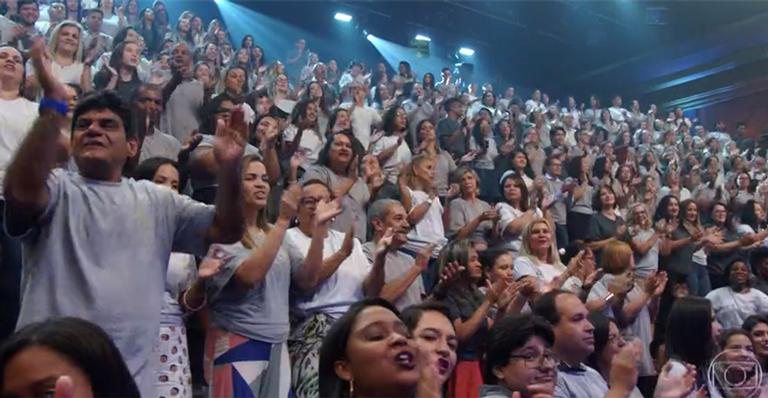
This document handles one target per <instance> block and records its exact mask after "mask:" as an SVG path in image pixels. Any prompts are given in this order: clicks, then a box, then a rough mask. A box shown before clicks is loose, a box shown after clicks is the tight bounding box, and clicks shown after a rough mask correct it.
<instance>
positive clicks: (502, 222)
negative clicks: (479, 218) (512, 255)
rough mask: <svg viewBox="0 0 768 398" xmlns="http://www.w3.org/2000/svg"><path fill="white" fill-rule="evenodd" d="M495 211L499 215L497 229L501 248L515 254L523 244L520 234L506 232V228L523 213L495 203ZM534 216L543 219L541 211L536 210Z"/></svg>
mask: <svg viewBox="0 0 768 398" xmlns="http://www.w3.org/2000/svg"><path fill="white" fill-rule="evenodd" d="M496 211H497V212H498V213H499V223H498V227H499V230H500V231H501V233H499V236H500V237H501V240H502V245H503V247H504V248H507V249H509V250H512V251H515V252H519V251H520V245H522V243H523V241H522V239H521V236H520V234H511V233H509V232H508V231H507V227H508V226H509V224H511V223H512V222H513V221H515V220H517V219H518V218H520V217H522V216H523V214H525V212H524V211H522V210H520V209H515V208H514V207H512V206H510V205H509V204H507V203H504V202H499V203H496ZM536 216H538V217H543V214H542V213H541V210H539V209H536Z"/></svg>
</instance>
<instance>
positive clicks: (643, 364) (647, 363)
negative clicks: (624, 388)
mask: <svg viewBox="0 0 768 398" xmlns="http://www.w3.org/2000/svg"><path fill="white" fill-rule="evenodd" d="M614 278H615V276H614V275H610V274H605V275H603V277H602V278H600V280H599V281H597V283H595V285H594V286H592V289H591V290H590V291H589V296H588V297H587V301H590V300H598V299H602V298H605V297H606V296H607V295H608V294H609V291H608V284H609V283H611V281H612V280H613V279H614ZM641 296H642V293H641V292H640V288H639V287H638V285H635V286H634V287H633V288H632V290H630V291H629V293H627V298H626V300H625V302H624V306H625V307H626V306H628V305H629V304H630V303H631V302H632V301H636V300H640V299H641ZM603 315H605V316H607V317H610V318H613V319H617V318H618V317H616V314H614V313H613V308H612V307H611V306H606V307H605V309H604V310H603ZM623 330H624V331H628V332H630V333H631V334H632V336H633V337H636V338H637V339H638V340H640V341H641V342H642V343H643V344H642V347H643V352H642V353H641V355H640V362H639V364H638V365H639V367H638V372H639V375H640V376H651V375H654V374H656V371H655V370H654V367H653V358H652V357H651V351H650V348H649V347H650V344H651V340H653V327H652V325H651V315H650V312H649V311H648V306H645V307H643V309H642V310H640V312H639V313H638V314H637V316H636V317H635V320H634V321H633V322H632V324H630V325H628V326H627V327H625V328H624V329H623Z"/></svg>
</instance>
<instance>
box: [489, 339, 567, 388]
mask: <svg viewBox="0 0 768 398" xmlns="http://www.w3.org/2000/svg"><path fill="white" fill-rule="evenodd" d="M510 354H511V355H512V357H511V358H510V359H509V362H507V363H506V364H505V365H504V366H502V367H497V368H495V369H493V373H494V376H496V378H498V379H499V384H502V385H504V386H505V387H507V389H509V390H510V391H518V392H520V394H521V396H522V397H526V398H527V397H531V396H533V395H532V393H531V392H530V391H529V390H528V389H529V388H530V386H531V385H532V384H550V385H551V386H552V389H553V390H554V386H555V376H556V372H555V363H554V360H552V359H551V358H553V354H552V351H551V347H549V345H548V344H547V342H546V341H545V340H544V339H542V338H541V337H539V336H531V337H530V338H529V339H528V341H527V342H526V343H525V345H523V346H522V347H520V348H518V349H516V350H514V351H512V352H511V353H510Z"/></svg>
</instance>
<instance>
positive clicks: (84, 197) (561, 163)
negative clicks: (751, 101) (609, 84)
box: [0, 0, 768, 398]
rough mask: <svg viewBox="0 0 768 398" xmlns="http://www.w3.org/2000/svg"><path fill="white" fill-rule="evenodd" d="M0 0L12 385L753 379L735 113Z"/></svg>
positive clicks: (182, 393) (752, 188)
mask: <svg viewBox="0 0 768 398" xmlns="http://www.w3.org/2000/svg"><path fill="white" fill-rule="evenodd" d="M1 4H2V5H3V7H2V8H1V9H0V11H2V13H3V15H1V16H0V43H3V44H0V66H2V69H0V86H1V87H0V182H1V183H2V187H3V189H2V201H0V205H1V207H0V208H1V209H2V212H0V213H1V214H0V220H2V225H3V229H2V232H1V233H0V244H1V246H2V251H1V252H0V255H1V256H0V257H1V258H0V261H1V262H0V300H1V301H0V342H2V344H1V345H0V395H1V396H16V397H27V396H30V397H31V396H40V395H45V394H49V393H53V392H54V391H55V393H56V394H57V395H56V396H62V397H64V396H77V397H80V396H84V397H85V396H126V397H127V396H143V397H177V396H178V397H192V396H203V395H208V396H213V397H230V396H234V397H289V396H295V397H301V398H317V397H353V396H358V397H369V396H370V397H420V398H428V397H429V398H433V397H443V396H444V397H462V398H463V397H487V398H491V397H496V398H499V397H521V398H529V397H573V398H582V397H632V398H637V397H643V396H646V397H650V396H654V397H663V398H673V397H674V398H678V397H689V396H691V397H693V396H709V397H720V396H722V397H731V396H744V397H749V396H753V397H755V396H762V395H760V394H761V393H762V391H763V388H762V380H761V378H760V377H759V376H760V375H762V369H766V370H768V368H766V367H767V366H768V318H767V317H766V316H768V217H767V216H766V210H765V209H766V206H768V181H766V175H768V167H766V149H765V148H763V147H761V145H760V144H761V142H758V141H756V140H754V139H751V138H750V137H749V136H748V135H747V134H746V125H745V124H743V123H740V124H738V125H737V126H735V129H734V130H729V129H728V127H727V126H726V125H725V123H723V122H717V123H715V124H714V125H713V126H711V128H708V127H710V126H704V125H703V124H701V123H699V122H698V121H697V120H691V119H690V118H688V117H686V116H685V114H684V110H683V109H680V108H677V109H671V110H669V112H668V113H666V114H664V113H663V112H662V110H661V109H658V108H657V107H656V106H655V105H650V106H648V107H646V109H643V108H642V107H641V104H640V103H639V102H638V101H637V100H632V101H630V102H629V107H628V108H625V107H624V106H625V105H624V99H623V98H622V97H621V96H620V95H615V96H612V97H610V98H603V99H602V100H606V99H607V100H608V104H603V103H601V98H598V96H596V95H591V96H589V97H588V98H584V99H585V102H584V103H580V102H579V101H577V98H576V97H574V96H567V97H566V98H564V100H563V101H562V104H561V102H560V101H558V100H555V101H553V100H552V99H550V97H549V95H547V94H546V93H543V92H541V91H540V90H534V91H533V92H532V93H530V95H525V97H529V98H523V97H521V96H520V93H518V92H516V91H515V88H514V87H507V88H506V89H504V90H503V91H502V92H500V91H498V90H497V89H496V88H494V87H493V86H492V85H491V84H488V83H486V84H482V85H479V84H476V83H474V82H470V81H466V80H462V79H460V78H457V77H455V76H454V71H453V70H452V69H451V68H447V67H446V68H443V69H442V70H441V71H439V73H438V74H437V75H438V76H439V79H438V78H437V77H436V74H433V73H424V74H423V75H421V76H419V75H417V73H416V71H414V70H413V69H412V68H411V65H410V64H409V62H408V61H407V60H403V61H401V62H400V63H399V64H398V65H396V70H395V71H393V70H391V69H390V66H389V65H387V64H386V63H384V62H381V63H378V64H376V65H374V66H373V67H369V66H367V65H365V64H364V63H362V62H360V61H357V60H354V59H350V60H343V61H342V60H336V59H327V60H324V59H323V58H322V54H318V53H317V52H314V51H312V49H311V47H310V44H311V43H308V42H307V41H306V40H304V39H298V40H296V41H295V43H294V44H293V48H292V50H291V51H290V52H289V54H287V55H285V56H284V57H277V56H272V55H271V54H265V51H264V50H263V48H262V47H260V46H259V44H258V38H256V37H253V36H251V35H246V36H244V37H243V38H242V40H239V41H238V42H235V41H233V38H232V37H231V35H230V34H229V32H228V31H227V27H226V26H225V25H224V24H223V23H222V21H220V20H217V19H213V20H210V21H204V19H203V17H202V16H200V15H195V14H194V13H193V12H191V11H184V12H182V13H181V14H180V15H179V16H178V18H176V16H173V17H174V18H173V19H172V18H171V16H170V15H169V14H168V12H167V9H166V5H165V4H164V3H163V2H162V1H161V0H156V1H154V3H153V4H152V6H151V7H147V8H143V9H140V8H139V1H137V0H124V1H121V2H116V1H113V0H98V1H92V0H82V1H77V0H49V1H43V0H14V1H4V2H2V3H1ZM206 22H207V25H206ZM268 56H270V57H271V59H270V57H268ZM342 65H346V67H344V66H342ZM435 72H437V71H435ZM526 94H527V93H526ZM606 105H608V106H606ZM721 355H725V357H726V358H731V359H732V360H733V361H734V363H735V362H738V363H741V364H742V365H740V366H741V368H739V369H740V370H741V371H742V373H743V374H745V375H746V376H745V379H744V380H745V382H744V383H747V384H746V385H749V386H751V388H752V390H750V391H751V392H750V394H752V393H754V394H757V395H733V391H732V389H733V385H732V384H733V383H731V382H730V381H728V380H721V379H718V378H717V377H714V378H713V377H711V375H710V373H711V372H710V370H711V369H710V368H711V367H712V365H713V364H714V363H715V362H716V358H720V356H721ZM744 363H747V364H748V365H743V364H744ZM749 364H751V365H749ZM196 375H199V377H198V376H196ZM750 382H754V383H753V384H754V386H752V385H751V384H749V383H750ZM744 383H741V384H740V387H739V388H742V390H739V391H742V393H743V386H744V385H745V384H744ZM765 394H766V395H765V396H768V388H766V389H765Z"/></svg>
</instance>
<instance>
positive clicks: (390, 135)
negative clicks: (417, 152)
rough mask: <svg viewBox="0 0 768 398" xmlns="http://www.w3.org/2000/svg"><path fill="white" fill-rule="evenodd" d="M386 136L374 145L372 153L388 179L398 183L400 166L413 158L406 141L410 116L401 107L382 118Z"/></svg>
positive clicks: (385, 113) (391, 109)
mask: <svg viewBox="0 0 768 398" xmlns="http://www.w3.org/2000/svg"><path fill="white" fill-rule="evenodd" d="M382 123H383V125H382V128H383V130H384V136H383V137H381V138H380V139H379V140H378V141H376V142H374V143H373V148H372V149H371V152H372V153H373V154H374V155H376V157H377V158H379V164H381V167H382V169H383V170H384V174H385V175H386V177H387V179H388V180H389V181H390V182H392V183H396V182H397V178H398V176H399V175H400V166H401V165H402V164H405V163H408V162H410V161H411V157H412V156H413V155H412V153H411V149H410V147H408V144H407V142H406V140H405V138H406V137H407V135H408V115H407V113H406V112H405V109H403V108H402V107H400V106H393V107H391V108H389V109H387V110H386V111H385V112H384V115H383V116H382Z"/></svg>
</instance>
